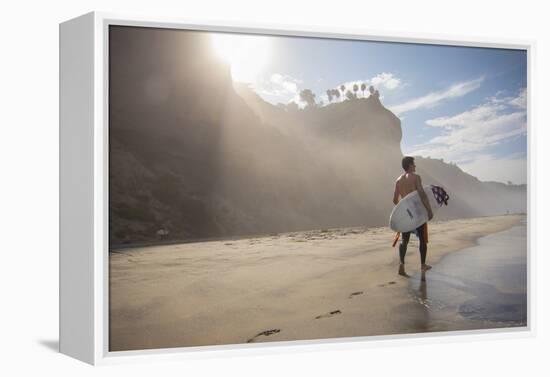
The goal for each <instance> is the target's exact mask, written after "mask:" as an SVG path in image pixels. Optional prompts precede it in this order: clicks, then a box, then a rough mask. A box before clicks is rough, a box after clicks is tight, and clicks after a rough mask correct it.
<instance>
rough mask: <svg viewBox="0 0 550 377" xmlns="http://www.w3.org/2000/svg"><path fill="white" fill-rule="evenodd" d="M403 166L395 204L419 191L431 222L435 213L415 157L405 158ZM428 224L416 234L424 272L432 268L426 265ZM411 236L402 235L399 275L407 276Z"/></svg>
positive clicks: (396, 186)
mask: <svg viewBox="0 0 550 377" xmlns="http://www.w3.org/2000/svg"><path fill="white" fill-rule="evenodd" d="M401 166H403V170H405V173H403V174H401V175H400V176H399V178H397V180H396V181H395V191H394V193H393V204H395V205H397V203H399V199H400V198H404V197H405V196H407V195H408V194H410V193H411V192H413V191H418V194H419V195H420V199H421V200H422V203H423V204H424V206H425V207H426V209H427V210H428V218H429V220H431V219H432V218H433V216H434V215H433V212H432V208H431V207H430V202H429V201H428V197H427V196H426V193H425V192H424V189H423V188H422V180H421V179H420V176H419V175H418V174H416V173H415V172H416V165H415V164H414V158H413V157H404V158H403V161H402V162H401ZM425 225H426V224H425V223H424V224H422V225H420V226H419V227H418V228H416V234H417V235H418V241H419V243H420V245H419V249H420V263H421V270H422V272H426V271H427V270H429V269H430V268H432V267H431V266H429V265H427V264H426V253H427V251H428V246H427V245H426V240H425V239H424V226H425ZM410 236H411V232H405V233H403V234H401V243H400V244H399V260H400V263H399V274H400V275H405V276H406V273H405V254H406V253H407V244H408V243H409V238H410Z"/></svg>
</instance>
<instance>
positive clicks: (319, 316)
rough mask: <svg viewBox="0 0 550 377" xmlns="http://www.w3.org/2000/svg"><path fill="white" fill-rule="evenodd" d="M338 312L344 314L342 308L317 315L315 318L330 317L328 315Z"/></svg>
mask: <svg viewBox="0 0 550 377" xmlns="http://www.w3.org/2000/svg"><path fill="white" fill-rule="evenodd" d="M336 314H342V312H341V311H340V310H333V311H331V312H330V313H326V314H321V315H318V316H317V317H315V319H320V318H328V317H332V316H335V315H336Z"/></svg>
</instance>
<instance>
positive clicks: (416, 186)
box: [393, 163, 433, 220]
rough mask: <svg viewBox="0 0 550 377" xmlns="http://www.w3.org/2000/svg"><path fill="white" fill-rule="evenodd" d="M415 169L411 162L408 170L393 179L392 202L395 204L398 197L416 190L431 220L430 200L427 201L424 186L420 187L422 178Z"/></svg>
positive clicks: (397, 201) (400, 197)
mask: <svg viewBox="0 0 550 377" xmlns="http://www.w3.org/2000/svg"><path fill="white" fill-rule="evenodd" d="M415 170H416V165H414V163H413V164H412V165H411V166H410V168H409V170H408V171H406V172H405V173H403V174H401V175H400V176H399V178H397V180H396V181H395V190H394V193H393V204H395V205H397V203H399V200H400V199H402V198H404V197H405V196H407V195H408V194H410V193H411V192H413V191H418V194H419V195H420V200H422V203H423V204H424V206H425V207H426V210H427V211H428V218H429V219H430V220H431V219H432V218H433V212H432V208H431V207H430V202H429V201H428V197H427V196H426V192H424V188H423V187H422V179H421V178H420V176H419V175H418V174H416V173H415Z"/></svg>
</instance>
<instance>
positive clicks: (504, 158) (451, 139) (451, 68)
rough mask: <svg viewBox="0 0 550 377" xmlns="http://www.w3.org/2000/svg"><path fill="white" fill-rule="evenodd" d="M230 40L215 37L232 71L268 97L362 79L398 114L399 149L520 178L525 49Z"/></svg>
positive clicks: (320, 92) (274, 99)
mask: <svg viewBox="0 0 550 377" xmlns="http://www.w3.org/2000/svg"><path fill="white" fill-rule="evenodd" d="M232 40H233V41H236V40H237V41H241V43H240V45H239V44H238V43H237V44H235V43H233V44H232V43H228V42H227V40H222V41H221V42H220V43H218V45H219V46H225V49H226V51H225V52H222V55H223V54H225V57H226V60H228V62H229V63H230V64H231V65H232V74H233V79H234V80H235V81H240V82H247V83H248V84H249V85H250V86H251V87H252V88H253V89H254V90H255V91H256V92H257V93H258V94H259V95H260V96H261V97H262V98H264V99H265V100H266V101H268V102H270V103H273V104H277V103H284V104H286V103H289V102H291V101H294V102H297V103H298V104H299V105H301V106H303V105H304V104H303V103H301V101H300V99H299V95H298V93H299V92H300V91H301V90H303V89H310V90H312V91H313V93H315V94H316V100H317V102H320V101H323V103H324V105H326V104H327V103H328V98H327V95H326V90H327V89H332V88H336V87H339V86H340V85H342V84H344V85H346V88H351V87H352V86H353V84H354V83H366V84H367V87H368V86H369V85H372V86H373V87H375V88H376V89H377V90H378V91H379V92H380V100H381V101H382V103H383V105H384V106H385V107H387V108H388V109H390V110H391V111H392V112H394V113H395V114H396V115H397V116H398V117H399V118H400V119H401V127H402V129H403V139H402V142H401V148H402V150H403V153H404V154H406V155H413V156H417V155H419V156H423V157H431V158H438V159H443V160H444V161H446V162H452V163H455V164H457V165H458V166H459V167H460V168H461V169H462V170H464V171H466V172H467V173H470V174H472V175H474V176H476V177H478V178H479V179H480V180H482V181H499V182H505V183H506V182H512V183H514V184H522V183H526V181H527V106H526V89H527V55H526V52H525V50H511V49H494V48H475V47H456V46H444V45H425V44H405V43H389V42H370V41H354V40H335V39H332V40H331V39H321V38H299V37H278V36H277V37H269V36H254V37H249V36H238V37H233V38H232ZM218 49H219V48H218ZM228 54H229V55H231V54H232V56H229V55H228ZM361 96H362V93H359V97H361ZM365 96H368V91H367V92H365Z"/></svg>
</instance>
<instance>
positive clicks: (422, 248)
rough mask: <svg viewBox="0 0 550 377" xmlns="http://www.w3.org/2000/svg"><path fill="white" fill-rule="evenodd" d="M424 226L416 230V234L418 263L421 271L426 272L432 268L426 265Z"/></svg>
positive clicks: (426, 251)
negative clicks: (418, 253)
mask: <svg viewBox="0 0 550 377" xmlns="http://www.w3.org/2000/svg"><path fill="white" fill-rule="evenodd" d="M425 226H426V224H423V225H421V226H419V227H418V229H416V233H417V234H418V243H419V246H418V248H419V250H420V263H421V264H422V266H421V267H422V271H427V270H429V269H430V268H432V266H430V265H427V264H426V255H427V254H428V245H427V244H426V240H425V239H424V227H425Z"/></svg>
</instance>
